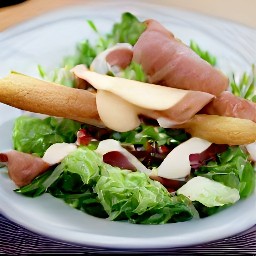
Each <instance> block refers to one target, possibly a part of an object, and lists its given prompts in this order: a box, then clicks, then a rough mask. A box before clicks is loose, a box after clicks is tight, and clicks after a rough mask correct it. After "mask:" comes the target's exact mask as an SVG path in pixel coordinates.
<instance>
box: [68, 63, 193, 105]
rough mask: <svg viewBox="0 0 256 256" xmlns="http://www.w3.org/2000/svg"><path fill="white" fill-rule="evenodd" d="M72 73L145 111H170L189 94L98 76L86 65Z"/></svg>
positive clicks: (137, 82)
mask: <svg viewBox="0 0 256 256" xmlns="http://www.w3.org/2000/svg"><path fill="white" fill-rule="evenodd" d="M72 71H73V72H74V73H75V75H77V76H78V77H80V78H82V79H84V80H86V81H87V82H89V83H90V84H91V85H92V86H93V87H95V88H96V89H97V90H105V91H109V92H112V93H113V94H115V95H118V96H119V97H121V98H122V99H124V100H126V101H128V102H130V103H131V104H134V105H136V106H138V107H141V108H145V109H152V110H166V109H169V108H171V107H172V106H174V105H176V104H177V103H178V102H180V101H181V100H182V99H183V97H185V95H187V94H188V93H189V91H187V90H181V89H175V88H170V87H165V86H161V85H156V84H149V83H143V82H139V81H135V80H129V79H125V78H120V77H111V76H107V75H102V74H98V73H96V72H92V71H89V70H88V69H87V68H86V67H85V66H84V65H78V66H76V67H75V68H73V69H72ZM145 92H146V93H145Z"/></svg>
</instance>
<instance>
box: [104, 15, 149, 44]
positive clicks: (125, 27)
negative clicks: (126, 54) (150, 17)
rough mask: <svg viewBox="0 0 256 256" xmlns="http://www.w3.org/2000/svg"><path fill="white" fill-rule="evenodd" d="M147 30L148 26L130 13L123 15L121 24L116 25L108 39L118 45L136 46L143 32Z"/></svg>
mask: <svg viewBox="0 0 256 256" xmlns="http://www.w3.org/2000/svg"><path fill="white" fill-rule="evenodd" d="M145 29H146V25H145V24H144V23H143V22H140V21H139V20H138V18H137V17H135V16H134V15H133V14H131V13H129V12H125V13H123V14H122V17H121V22H120V23H115V24H114V25H113V29H112V31H111V33H110V34H107V36H106V37H107V39H108V40H109V41H111V42H112V45H114V44H116V43H129V44H131V45H134V44H135V43H136V42H137V40H138V38H139V37H140V35H141V34H142V32H143V31H144V30H145Z"/></svg>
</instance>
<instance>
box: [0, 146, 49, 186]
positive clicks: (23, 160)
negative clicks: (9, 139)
mask: <svg viewBox="0 0 256 256" xmlns="http://www.w3.org/2000/svg"><path fill="white" fill-rule="evenodd" d="M0 163H4V164H5V165H7V168H8V175H9V177H10V178H11V179H12V180H13V182H14V183H15V184H16V185H17V186H19V187H22V186H25V185H28V184H30V183H31V182H32V180H33V179H34V178H36V177H37V176H38V175H40V174H42V173H44V172H45V171H46V170H48V169H49V167H50V165H49V164H48V163H46V162H45V161H44V160H42V159H41V158H40V157H36V156H33V155H31V154H27V153H22V152H19V151H16V150H11V151H9V152H6V153H0Z"/></svg>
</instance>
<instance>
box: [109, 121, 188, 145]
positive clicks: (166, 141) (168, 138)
mask: <svg viewBox="0 0 256 256" xmlns="http://www.w3.org/2000/svg"><path fill="white" fill-rule="evenodd" d="M111 137H112V138H113V139H115V140H118V141H120V142H122V143H126V144H132V145H142V146H144V147H145V148H146V147H147V143H148V142H150V143H153V142H156V143H157V144H158V145H159V146H161V145H174V146H177V145H179V144H180V143H182V142H183V141H185V140H187V139H189V135H188V134H187V133H185V132H184V130H181V129H165V128H162V127H159V126H151V125H146V124H141V125H140V126H139V127H137V128H135V129H134V130H132V131H128V132H114V133H113V134H112V136H111Z"/></svg>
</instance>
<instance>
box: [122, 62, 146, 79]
mask: <svg viewBox="0 0 256 256" xmlns="http://www.w3.org/2000/svg"><path fill="white" fill-rule="evenodd" d="M121 77H124V78H127V79H130V80H136V81H140V82H146V81H147V75H146V74H145V72H144V70H143V68H142V66H141V65H140V64H138V63H136V62H134V61H132V62H131V64H130V65H129V66H128V67H127V68H125V69H124V70H123V71H122V75H121Z"/></svg>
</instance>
